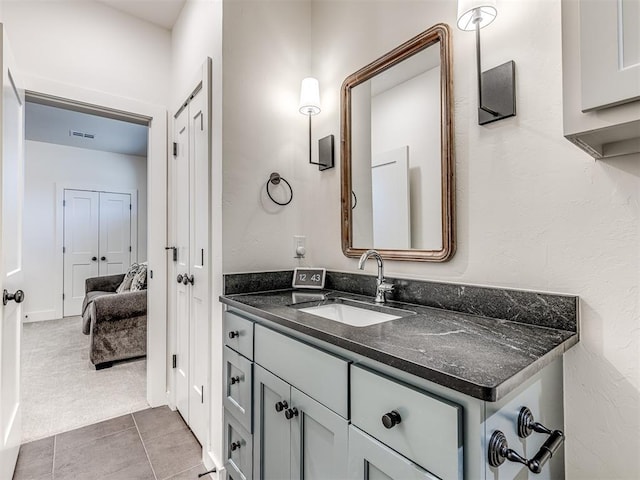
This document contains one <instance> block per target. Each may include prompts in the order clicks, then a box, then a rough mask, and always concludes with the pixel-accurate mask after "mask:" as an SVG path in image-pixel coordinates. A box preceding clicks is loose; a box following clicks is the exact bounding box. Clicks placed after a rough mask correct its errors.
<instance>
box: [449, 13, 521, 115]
mask: <svg viewBox="0 0 640 480" xmlns="http://www.w3.org/2000/svg"><path fill="white" fill-rule="evenodd" d="M497 14H498V11H497V9H496V0H458V28H459V29H460V30H465V31H471V30H475V31H476V68H477V71H478V103H479V106H478V124H479V125H485V124H487V123H491V122H495V121H497V120H502V119H503V118H508V117H514V116H515V115H516V64H515V62H514V61H513V60H511V61H509V62H507V63H504V64H502V65H499V66H497V67H494V68H492V69H491V70H487V71H486V72H482V67H481V61H480V29H481V28H484V27H486V26H487V25H489V24H490V23H491V22H493V21H494V20H495V18H496V15H497Z"/></svg>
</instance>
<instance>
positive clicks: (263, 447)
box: [253, 325, 349, 480]
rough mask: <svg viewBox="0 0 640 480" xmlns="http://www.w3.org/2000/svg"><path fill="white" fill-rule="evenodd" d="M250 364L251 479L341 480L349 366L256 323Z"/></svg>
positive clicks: (344, 463)
mask: <svg viewBox="0 0 640 480" xmlns="http://www.w3.org/2000/svg"><path fill="white" fill-rule="evenodd" d="M255 361H256V365H255V369H254V415H255V418H254V425H255V429H254V462H253V465H254V478H255V479H264V480H288V479H303V478H304V479H305V480H327V479H336V480H339V479H346V478H347V450H348V443H349V442H348V437H349V422H348V420H347V418H345V417H346V416H347V413H348V378H349V363H348V362H347V361H345V360H344V359H342V358H339V357H336V356H334V355H331V354H329V353H327V352H323V351H321V350H319V349H317V348H315V347H312V346H309V345H306V344H304V343H302V342H300V341H298V340H294V339H292V338H290V337H287V336H286V335H282V334H280V333H277V332H274V331H273V330H270V329H267V328H264V327H262V326H260V325H256V328H255ZM338 411H339V412H340V413H341V414H339V413H338ZM342 414H344V416H343V415H342Z"/></svg>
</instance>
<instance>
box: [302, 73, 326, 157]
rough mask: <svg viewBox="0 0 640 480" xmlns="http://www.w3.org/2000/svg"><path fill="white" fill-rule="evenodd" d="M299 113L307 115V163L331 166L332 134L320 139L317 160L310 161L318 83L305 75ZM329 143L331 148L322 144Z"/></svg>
mask: <svg viewBox="0 0 640 480" xmlns="http://www.w3.org/2000/svg"><path fill="white" fill-rule="evenodd" d="M300 113H302V114H303V115H307V116H308V117H309V163H310V164H312V165H318V170H326V169H328V168H333V135H329V136H327V137H324V138H323V139H321V140H320V152H319V159H318V160H320V161H319V162H312V161H311V117H313V116H314V115H317V114H319V113H320V85H319V83H318V80H317V79H315V78H312V77H307V78H305V79H304V80H302V86H301V88H300ZM329 143H330V144H331V148H324V145H326V144H329Z"/></svg>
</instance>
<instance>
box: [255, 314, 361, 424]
mask: <svg viewBox="0 0 640 480" xmlns="http://www.w3.org/2000/svg"><path fill="white" fill-rule="evenodd" d="M255 336H256V363H258V364H260V365H262V366H263V367H264V368H266V369H267V370H270V371H271V372H273V373H274V374H276V375H277V376H278V377H280V378H282V379H283V380H285V381H286V382H288V383H290V384H291V385H293V386H294V387H296V388H297V389H299V390H301V391H303V392H304V393H306V394H307V395H309V396H310V397H312V398H315V399H316V400H318V401H319V402H320V403H322V404H323V405H324V406H326V407H329V408H330V409H331V410H333V411H334V412H336V413H337V414H339V415H341V416H342V417H343V418H347V419H348V418H349V400H348V386H349V363H348V362H347V361H346V360H344V359H342V358H339V357H336V356H334V355H331V354H329V353H326V352H323V351H321V350H318V349H317V348H314V347H312V346H309V345H307V344H305V343H302V342H300V341H298V340H294V339H293V338H290V337H287V336H286V335H282V334H280V333H277V332H274V331H273V330H270V329H268V328H265V327H263V326H262V325H256V330H255Z"/></svg>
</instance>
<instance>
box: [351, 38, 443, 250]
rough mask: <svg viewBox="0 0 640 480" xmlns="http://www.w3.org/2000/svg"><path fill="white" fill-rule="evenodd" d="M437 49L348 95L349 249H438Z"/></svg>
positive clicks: (391, 70) (413, 57)
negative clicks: (351, 199) (353, 204)
mask: <svg viewBox="0 0 640 480" xmlns="http://www.w3.org/2000/svg"><path fill="white" fill-rule="evenodd" d="M440 73H441V72H440V46H439V44H438V43H436V44H435V45H432V46H431V47H429V48H427V49H425V50H422V51H421V52H419V53H417V54H415V55H413V56H412V57H410V58H408V59H406V60H404V61H402V62H401V63H399V64H397V65H395V66H393V67H392V68H389V69H387V70H385V71H384V72H382V73H380V74H378V75H376V76H374V77H373V78H372V79H370V80H368V81H366V82H363V83H361V84H359V85H357V86H356V87H354V88H353V89H352V92H351V94H352V96H351V102H352V103H351V107H352V111H351V114H352V148H351V154H352V172H353V177H352V178H353V180H352V182H353V185H352V186H353V191H354V194H355V196H356V197H357V205H356V207H355V208H354V209H353V246H354V247H355V248H369V247H371V246H373V247H374V248H378V249H380V248H382V249H424V250H440V249H442V248H443V238H442V217H441V215H442V203H441V202H442V169H441V126H440V120H441V111H440V105H441V98H440V91H441V85H440V78H441V74H440Z"/></svg>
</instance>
